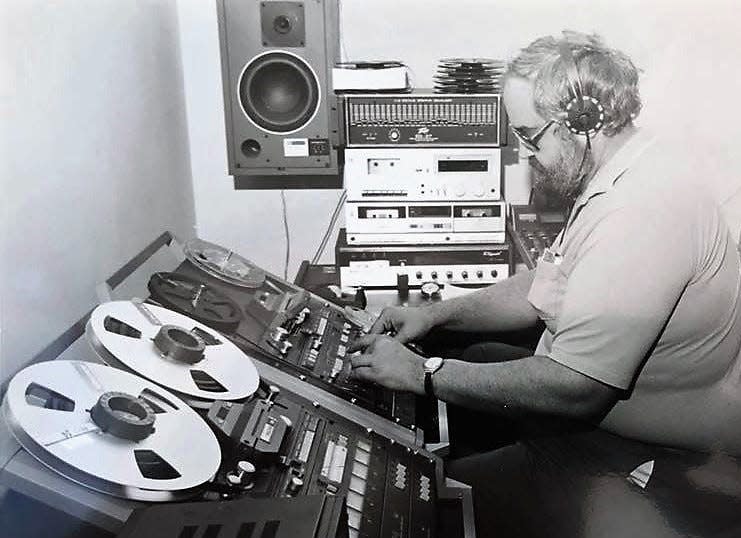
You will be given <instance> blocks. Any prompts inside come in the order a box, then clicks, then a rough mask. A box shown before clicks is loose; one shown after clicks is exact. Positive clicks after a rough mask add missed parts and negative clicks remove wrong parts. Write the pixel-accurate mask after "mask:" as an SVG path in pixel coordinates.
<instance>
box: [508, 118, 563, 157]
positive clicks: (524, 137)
mask: <svg viewBox="0 0 741 538" xmlns="http://www.w3.org/2000/svg"><path fill="white" fill-rule="evenodd" d="M554 123H556V120H548V121H547V122H545V125H543V127H541V128H540V129H538V131H537V132H536V133H535V134H534V135H532V136H531V135H529V134H527V133H526V132H525V131H524V130H523V129H522V128H521V127H512V132H513V133H514V134H515V136H516V137H517V139H518V140H519V141H520V144H522V145H523V146H525V147H526V148H527V149H528V150H529V151H532V152H533V153H536V152H538V151H540V146H538V140H540V139H541V138H543V135H544V134H545V133H546V131H547V130H548V127H550V126H551V125H553V124H554Z"/></svg>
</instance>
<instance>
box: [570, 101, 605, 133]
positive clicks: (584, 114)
mask: <svg viewBox="0 0 741 538" xmlns="http://www.w3.org/2000/svg"><path fill="white" fill-rule="evenodd" d="M564 123H565V124H566V127H567V128H568V129H569V131H571V132H572V133H574V134H578V135H587V134H588V135H593V134H596V133H597V132H598V131H599V130H600V129H602V126H603V125H604V123H605V109H604V107H603V106H602V105H601V104H600V102H599V101H598V100H597V99H595V98H594V97H590V96H588V95H583V96H581V97H578V96H577V97H574V98H573V99H572V100H571V101H569V103H568V104H567V105H566V119H565V121H564Z"/></svg>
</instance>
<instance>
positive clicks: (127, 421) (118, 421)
mask: <svg viewBox="0 0 741 538" xmlns="http://www.w3.org/2000/svg"><path fill="white" fill-rule="evenodd" d="M90 418H92V419H93V422H94V423H95V424H97V425H98V427H100V430H101V431H103V432H106V433H110V434H111V435H114V436H116V437H118V438H120V439H126V440H128V441H141V440H143V439H146V438H147V437H149V435H150V434H151V433H153V432H154V422H155V415H154V412H153V411H152V409H151V408H150V407H149V406H148V405H147V403H146V402H145V401H144V400H142V399H141V398H138V397H136V396H132V395H130V394H126V393H125V392H105V393H103V394H102V395H101V396H100V398H98V402H97V403H96V404H95V405H94V406H93V408H92V409H91V410H90Z"/></svg>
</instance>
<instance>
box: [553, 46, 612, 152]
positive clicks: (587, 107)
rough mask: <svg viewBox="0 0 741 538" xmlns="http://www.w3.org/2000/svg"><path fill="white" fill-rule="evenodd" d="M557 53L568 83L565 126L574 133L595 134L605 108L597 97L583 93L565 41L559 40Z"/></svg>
mask: <svg viewBox="0 0 741 538" xmlns="http://www.w3.org/2000/svg"><path fill="white" fill-rule="evenodd" d="M558 50H559V54H560V55H561V59H562V60H563V62H564V64H565V67H566V80H567V82H568V84H569V88H570V92H571V96H572V97H571V99H570V100H569V102H568V103H567V105H566V110H565V112H566V119H565V121H564V123H565V124H566V127H567V128H568V129H569V131H571V132H572V133H574V134H578V135H583V136H586V137H587V141H588V140H589V136H591V135H594V134H596V133H597V132H599V130H600V129H602V126H603V125H604V123H605V108H604V107H603V106H602V103H600V102H599V99H597V98H595V97H592V96H591V95H584V91H583V87H582V83H581V78H580V77H579V69H578V67H577V65H576V60H575V59H574V55H573V54H572V52H571V48H570V47H569V45H568V43H566V41H561V43H560V45H559V47H558Z"/></svg>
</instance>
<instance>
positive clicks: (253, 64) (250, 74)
mask: <svg viewBox="0 0 741 538" xmlns="http://www.w3.org/2000/svg"><path fill="white" fill-rule="evenodd" d="M239 101H240V103H241V105H242V110H243V111H244V113H245V115H246V116H247V117H248V118H249V119H250V120H251V121H252V122H253V123H254V124H255V125H257V126H258V127H260V128H262V129H264V130H266V131H269V132H272V133H290V132H293V131H297V130H299V129H300V128H302V127H303V126H304V125H306V124H307V123H308V122H309V121H311V119H312V118H313V117H314V115H315V114H316V112H317V110H318V109H319V81H318V80H317V77H316V74H315V73H314V71H313V70H312V69H311V67H310V66H309V64H307V63H306V62H305V61H304V60H303V59H301V58H299V57H298V56H295V55H293V54H289V53H286V52H268V53H265V54H262V55H260V56H257V57H255V58H253V59H252V60H251V61H250V62H249V63H248V64H247V65H246V66H245V68H244V70H243V71H242V76H241V77H240V80H239Z"/></svg>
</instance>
